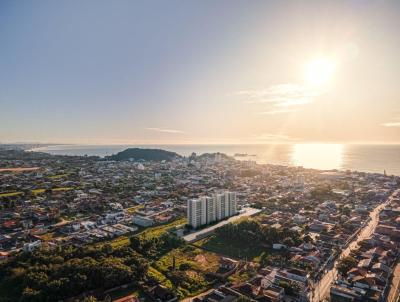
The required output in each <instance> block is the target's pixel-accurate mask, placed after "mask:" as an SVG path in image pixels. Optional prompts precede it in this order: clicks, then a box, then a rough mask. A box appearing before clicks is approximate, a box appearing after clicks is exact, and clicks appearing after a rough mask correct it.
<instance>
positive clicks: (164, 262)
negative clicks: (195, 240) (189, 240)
mask: <svg viewBox="0 0 400 302" xmlns="http://www.w3.org/2000/svg"><path fill="white" fill-rule="evenodd" d="M219 260H220V256H219V255H217V254H215V253H211V252H205V251H203V250H201V249H199V248H195V247H193V246H190V245H186V246H184V247H181V248H177V249H175V250H172V251H171V252H169V253H167V254H165V255H164V256H163V257H161V258H160V259H159V260H157V261H156V262H155V263H153V270H156V271H157V272H159V274H160V275H162V276H164V277H166V278H167V279H168V278H169V277H170V276H171V275H172V276H174V275H176V274H178V275H179V276H180V277H179V280H180V283H179V284H175V290H176V292H177V294H178V296H179V297H191V296H195V295H197V294H199V293H201V292H203V291H205V290H207V289H209V288H210V287H211V285H212V281H213V279H210V277H209V276H208V275H207V273H210V272H216V271H217V270H218V268H219ZM174 263H175V267H174ZM171 278H172V277H171ZM162 282H164V283H165V282H166V283H167V284H168V285H169V283H168V281H167V280H163V281H162ZM169 282H170V283H171V284H172V283H173V279H171V281H169Z"/></svg>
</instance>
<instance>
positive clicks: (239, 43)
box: [0, 0, 400, 144]
mask: <svg viewBox="0 0 400 302" xmlns="http://www.w3.org/2000/svg"><path fill="white" fill-rule="evenodd" d="M399 20H400V7H399V3H398V2H396V1H393V2H389V1H386V2H379V3H378V2H377V1H361V0H360V1H346V2H345V1H334V2H332V1H326V2H325V1H303V2H302V1H285V2H282V1H94V0H93V1H89V0H87V1H2V2H1V3H0V39H1V40H0V41H1V43H0V105H1V110H0V141H5V142H6V141H7V142H12V141H40V142H60V143H63V142H66V143H73V142H77V143H89V144H91V143H105V144H108V143H241V142H242V143H262V142H270V141H276V140H278V141H282V140H283V141H288V140H289V141H292V140H293V141H298V140H300V141H344V142H346V141H384V142H398V141H399V140H400V132H399V129H400V91H399V90H398V88H397V85H398V84H397V80H398V78H399V76H400V74H399V70H400V62H399V60H400V59H399V56H398V53H399V50H400V48H399V46H400V38H399V36H400V35H398V33H397V30H398V28H400V21H399ZM321 56H322V57H327V58H330V59H332V58H333V59H332V62H335V66H336V65H337V66H338V67H337V70H336V71H335V74H334V75H333V76H332V80H331V81H330V83H329V87H324V89H323V90H322V89H321V88H320V87H318V89H317V88H315V87H312V88H310V87H307V86H306V84H304V83H303V80H304V76H303V75H302V70H303V69H304V68H303V65H304V64H306V62H307V61H309V60H313V59H314V58H318V57H321Z"/></svg>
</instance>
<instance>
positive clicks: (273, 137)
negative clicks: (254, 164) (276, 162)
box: [252, 133, 297, 141]
mask: <svg viewBox="0 0 400 302" xmlns="http://www.w3.org/2000/svg"><path fill="white" fill-rule="evenodd" d="M252 139H253V140H257V141H293V140H297V138H293V137H290V136H288V135H285V134H272V133H261V134H253V136H252Z"/></svg>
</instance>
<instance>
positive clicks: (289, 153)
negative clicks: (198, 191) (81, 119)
mask: <svg viewBox="0 0 400 302" xmlns="http://www.w3.org/2000/svg"><path fill="white" fill-rule="evenodd" d="M130 147H131V148H132V147H138V148H157V149H164V150H168V151H173V152H176V153H178V154H180V155H183V156H188V155H190V154H191V153H192V152H195V153H196V154H202V153H210V152H221V153H225V154H227V155H230V156H235V158H236V159H240V160H252V161H256V162H257V163H261V164H265V163H267V164H278V165H286V166H303V167H305V168H314V169H321V170H330V169H338V170H356V171H363V172H372V173H383V172H384V171H386V173H387V174H388V175H399V176H400V145H359V144H306V143H304V144H303V143H301V144H264V145H135V146H133V145H53V146H47V147H41V148H36V149H33V150H32V151H40V152H46V153H50V154H55V155H97V156H101V157H104V156H107V155H112V154H115V153H117V152H119V151H122V150H124V149H126V148H130Z"/></svg>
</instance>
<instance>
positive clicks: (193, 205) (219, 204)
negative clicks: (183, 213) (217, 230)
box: [187, 192, 237, 228]
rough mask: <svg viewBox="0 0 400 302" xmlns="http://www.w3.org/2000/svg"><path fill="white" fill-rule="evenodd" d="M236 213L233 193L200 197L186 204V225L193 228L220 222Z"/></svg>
mask: <svg viewBox="0 0 400 302" xmlns="http://www.w3.org/2000/svg"><path fill="white" fill-rule="evenodd" d="M236 213H237V201H236V193H235V192H223V193H218V194H214V196H213V197H209V196H202V197H200V198H197V199H190V200H188V202H187V219H188V224H189V225H191V226H192V227H193V228H197V227H199V226H201V225H205V224H210V223H212V222H214V221H218V220H222V219H225V218H227V217H230V216H232V215H235V214H236Z"/></svg>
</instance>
